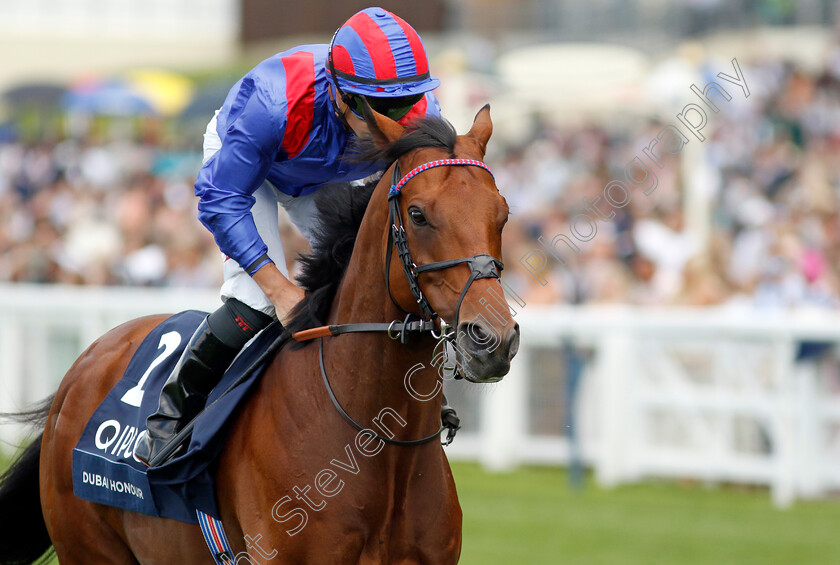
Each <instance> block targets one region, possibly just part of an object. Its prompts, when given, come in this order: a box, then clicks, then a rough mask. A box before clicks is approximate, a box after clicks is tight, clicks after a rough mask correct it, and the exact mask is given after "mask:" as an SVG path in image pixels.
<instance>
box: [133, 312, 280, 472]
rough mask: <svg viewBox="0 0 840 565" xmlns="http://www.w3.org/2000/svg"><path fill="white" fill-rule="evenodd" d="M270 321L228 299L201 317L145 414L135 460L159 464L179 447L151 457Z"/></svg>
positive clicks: (190, 416) (196, 409)
mask: <svg viewBox="0 0 840 565" xmlns="http://www.w3.org/2000/svg"><path fill="white" fill-rule="evenodd" d="M271 320H272V318H271V317H270V316H268V315H266V314H264V313H262V312H259V311H257V310H254V309H253V308H251V307H250V306H247V305H245V304H243V303H242V302H239V301H238V300H236V299H235V298H231V299H228V301H227V302H225V304H224V305H223V306H222V307H221V308H219V309H218V310H216V311H215V312H213V313H212V314H210V315H209V316H207V318H205V319H204V321H203V322H201V324H200V325H199V326H198V329H197V330H196V332H195V333H194V334H193V336H192V338H191V339H190V342H189V343H188V344H187V347H186V349H185V350H184V353H183V355H181V358H180V359H179V360H178V363H177V364H176V365H175V368H174V369H173V370H172V373H171V374H170V375H169V378H168V379H167V380H166V383H165V384H164V385H163V389H162V390H161V393H160V403H159V404H158V409H157V412H155V413H154V414H152V415H150V416H149V417H148V418H147V419H146V433H145V434H144V436H143V438H142V439H141V440H140V441H139V442H138V443H137V447H136V449H135V451H134V458H135V459H137V460H138V461H141V462H142V463H145V464H146V465H148V466H152V464H153V463H154V465H159V464H161V463H164V462H166V461H168V460H169V459H172V458H174V457H175V456H177V455H179V454H180V452H182V451H183V449H184V446H185V445H186V442H182V443H181V445H180V446H179V448H178V450H176V451H175V452H173V453H172V454H170V455H169V456H167V457H166V458H165V459H164V460H163V461H156V460H155V459H156V457H157V455H158V453H160V451H161V449H162V448H163V447H164V446H165V445H166V444H167V443H168V442H169V440H170V439H172V437H174V436H175V434H177V433H178V432H180V431H181V430H182V429H184V427H185V426H186V425H187V424H188V423H189V422H190V421H192V419H193V418H195V417H196V416H198V414H199V413H200V412H201V410H202V409H204V405H205V403H206V402H207V397H208V396H209V395H210V393H211V392H212V390H213V388H214V387H215V386H216V385H217V384H219V381H220V380H221V379H222V376H223V375H224V374H225V371H226V370H227V368H228V367H229V366H230V364H231V363H232V362H233V360H234V358H235V357H236V356H237V354H238V353H239V352H240V350H241V349H242V347H243V346H244V345H245V344H246V343H247V342H248V341H249V340H250V339H251V338H252V337H254V336H255V335H256V334H257V333H258V332H259V331H260V330H262V329H263V328H265V327H266V326H267V325H268V324H269V323H270V322H271Z"/></svg>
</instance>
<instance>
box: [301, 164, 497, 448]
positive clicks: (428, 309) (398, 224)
mask: <svg viewBox="0 0 840 565" xmlns="http://www.w3.org/2000/svg"><path fill="white" fill-rule="evenodd" d="M444 166H462V167H464V166H466V167H479V168H481V169H484V170H485V171H487V172H488V173H489V174H490V176H491V177H492V176H493V173H492V172H491V171H490V168H489V167H488V166H487V165H486V164H485V163H483V162H482V161H477V160H475V159H438V160H436V161H429V162H426V163H423V164H422V165H419V166H417V167H415V168H413V169H412V170H410V171H409V172H408V173H406V174H405V175H404V176H403V177H402V178H401V177H400V165H399V162H396V163H394V169H393V174H392V176H391V189H390V191H389V192H388V208H389V218H388V221H389V222H390V224H391V225H390V227H389V230H388V244H387V249H386V252H385V287H386V288H387V289H388V296H389V297H390V298H391V301H392V302H393V303H394V305H396V307H397V308H399V309H400V310H402V311H403V312H405V313H406V317H405V320H403V321H402V322H400V321H399V320H394V321H393V322H391V323H390V324H388V323H356V324H334V325H329V326H321V327H317V328H311V329H308V330H302V331H299V332H295V333H294V334H292V338H293V339H294V340H296V341H298V342H303V341H308V340H311V339H315V338H320V339H319V341H318V360H319V363H320V366H321V376H322V377H323V379H324V385H325V386H326V388H327V392H328V393H329V396H330V399H331V400H332V403H333V405H334V406H335V408H336V410H338V412H339V414H341V416H342V417H343V418H344V419H345V420H346V421H347V422H348V423H349V424H350V425H351V426H353V427H354V428H356V430H358V431H360V432H362V433H365V434H366V435H369V436H370V437H372V438H374V439H377V440H380V441H383V442H385V443H387V444H390V445H401V446H415V445H421V444H424V443H427V442H429V441H432V440H434V439H435V438H436V437H438V436H440V434H441V433H442V432H443V431H444V430H446V431H447V437H446V440H445V442H444V445H449V444H450V443H452V440H453V439H455V434H456V432H457V431H458V429H459V428H460V423H459V421H458V418H457V416H455V411H454V410H452V409H451V408H450V409H449V411H450V412H447V410H444V414H443V417H442V420H443V423H442V425H441V427H440V429H438V431H436V432H435V433H433V434H431V435H429V436H426V437H424V438H420V439H416V440H395V439H392V438H388V437H383V436H380V435H378V434H376V433H374V432H373V431H372V430H370V429H367V428H364V427H362V426H361V425H360V424H358V423H357V422H356V421H355V420H353V418H352V417H350V415H349V414H347V412H346V411H345V410H344V408H342V406H341V404H340V403H339V401H338V398H336V396H335V392H333V389H332V386H330V381H329V378H328V377H327V371H326V367H325V365H324V340H323V338H324V337H327V336H336V335H341V334H345V333H356V332H387V333H388V337H390V338H391V339H394V340H396V339H399V340H400V342H401V343H402V344H406V343H407V342H408V337H409V336H410V335H411V334H415V333H421V334H422V333H424V332H429V333H431V335H432V337H434V338H435V339H437V340H438V345H436V346H435V350H437V349H438V347H440V346H441V345H443V344H444V343H445V342H447V341H448V342H450V343H454V341H455V338H456V331H457V328H458V321H459V316H460V311H461V303H462V302H463V300H464V297H465V296H466V294H467V291H469V289H470V286H472V283H473V282H475V281H476V280H478V279H486V278H496V279H498V278H499V276H500V275H499V272H500V271H501V270H502V269H503V268H504V265H503V264H502V262H501V261H500V260H498V259H496V258H495V257H493V256H491V255H487V254H479V255H473V256H471V257H463V258H460V259H450V260H447V261H435V262H433V263H426V264H424V265H417V264H416V263H415V262H414V261H413V260H412V258H411V250H410V249H409V247H408V238H407V236H406V232H405V227H404V226H405V224H404V222H403V219H402V213H401V212H400V207H399V197H400V195H401V194H402V188H403V187H404V186H405V184H406V183H407V182H408V181H410V180H411V179H412V178H414V177H415V176H417V175H418V174H420V173H422V172H424V171H428V170H429V169H433V168H435V167H444ZM394 248H396V249H397V255H398V256H399V258H400V262H401V263H402V267H403V273H404V274H405V278H406V281H407V282H408V286H409V289H410V290H411V294H412V296H414V299H415V301H416V302H417V305H418V307H419V308H420V313H421V316H422V318H417V316H416V315H415V314H412V313H410V312H406V310H405V309H404V308H403V307H402V306H400V305H399V304H398V303H397V301H396V300H395V299H394V296H393V294H391V282H390V278H391V277H390V274H391V255H392V251H393V249H394ZM461 263H467V264H468V265H469V267H470V277H469V278H468V279H467V282H466V284H465V285H464V288H463V290H462V291H461V295H460V297H459V298H458V304H457V305H456V307H455V325H454V326H450V325H448V324H447V323H446V322H444V320H443V318H440V331H439V332H437V333H436V332H435V319H437V318H439V316H438V314H437V313H436V312H435V311H434V309H433V308H432V306H431V304H429V301H428V300H427V299H426V297H425V296H424V295H423V292H422V291H421V290H420V283H419V281H418V275H421V274H423V273H427V272H430V271H439V270H443V269H448V268H450V267H454V266H455V265H460V264H461ZM412 318H415V319H412ZM456 378H460V376H459V375H458V373H457V368H456Z"/></svg>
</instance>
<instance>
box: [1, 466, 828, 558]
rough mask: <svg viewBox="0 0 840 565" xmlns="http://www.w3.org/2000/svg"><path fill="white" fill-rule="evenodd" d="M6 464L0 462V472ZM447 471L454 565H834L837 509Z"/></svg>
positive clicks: (730, 491)
mask: <svg viewBox="0 0 840 565" xmlns="http://www.w3.org/2000/svg"><path fill="white" fill-rule="evenodd" d="M7 462H8V458H5V457H2V456H0V469H1V468H4V467H5V465H6V463H7ZM452 468H453V472H454V474H455V480H456V483H457V485H458V495H459V497H460V500H461V507H462V509H463V511H464V545H463V551H462V555H461V564H462V565H496V564H498V565H542V564H546V565H548V564H551V565H578V564H580V565H699V564H703V565H810V564H813V565H840V501H836V500H828V501H819V502H800V503H797V504H796V505H795V506H794V507H793V508H791V509H789V510H777V509H776V508H774V507H773V505H772V504H771V501H770V496H769V494H768V493H767V492H766V491H763V490H748V489H737V488H704V487H702V486H698V485H680V484H676V483H664V482H663V483H643V484H637V485H628V486H623V487H619V488H616V489H612V490H604V489H601V488H598V487H597V486H595V484H594V483H593V482H592V480H591V478H588V479H587V480H586V483H585V485H584V487H583V488H582V489H581V490H579V491H572V490H571V489H570V488H569V486H568V475H567V474H566V472H565V470H561V469H556V468H525V469H521V470H519V471H517V472H515V473H510V474H492V473H486V472H484V471H482V470H481V468H480V467H479V466H478V465H475V464H470V463H453V464H452ZM55 563H57V562H56V561H51V562H50V565H55Z"/></svg>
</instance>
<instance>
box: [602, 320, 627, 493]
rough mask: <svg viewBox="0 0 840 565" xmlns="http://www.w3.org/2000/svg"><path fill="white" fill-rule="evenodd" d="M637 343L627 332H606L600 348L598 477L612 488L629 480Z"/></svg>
mask: <svg viewBox="0 0 840 565" xmlns="http://www.w3.org/2000/svg"><path fill="white" fill-rule="evenodd" d="M633 346H634V340H633V339H632V337H631V336H630V334H629V333H628V332H627V331H626V330H624V331H622V330H607V331H606V334H605V335H604V337H603V338H602V339H601V341H600V343H599V344H598V351H597V360H596V363H597V366H596V378H597V382H598V384H597V388H598V395H599V396H600V398H601V402H600V403H599V407H598V410H599V411H600V413H599V414H598V420H599V428H600V435H601V439H600V441H599V442H598V444H599V448H598V455H597V459H596V461H597V463H596V468H595V476H596V478H597V480H598V482H599V483H600V484H601V485H603V486H606V487H612V486H615V485H617V484H619V483H620V482H622V481H623V480H625V479H626V476H627V471H628V470H627V461H626V458H627V453H628V452H629V451H630V450H632V449H633V446H630V445H627V441H628V440H629V439H630V437H631V436H630V434H628V433H627V431H628V430H627V427H628V421H627V420H628V418H629V417H630V415H631V413H632V412H633V410H632V409H631V406H629V402H628V401H629V395H628V392H629V377H630V374H631V372H632V370H633V363H634V359H633V358H634V355H633Z"/></svg>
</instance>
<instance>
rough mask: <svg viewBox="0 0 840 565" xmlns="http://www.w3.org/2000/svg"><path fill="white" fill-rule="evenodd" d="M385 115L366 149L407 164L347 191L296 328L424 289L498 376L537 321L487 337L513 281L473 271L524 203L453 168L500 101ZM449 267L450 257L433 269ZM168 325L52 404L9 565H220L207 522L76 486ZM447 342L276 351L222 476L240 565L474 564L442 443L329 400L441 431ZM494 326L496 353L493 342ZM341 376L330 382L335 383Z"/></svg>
mask: <svg viewBox="0 0 840 565" xmlns="http://www.w3.org/2000/svg"><path fill="white" fill-rule="evenodd" d="M366 114H367V116H368V121H369V122H370V123H371V130H372V141H371V142H370V144H369V147H368V151H367V153H365V155H364V158H366V159H369V160H373V161H377V162H384V163H392V165H391V168H390V169H389V170H388V172H386V173H385V174H384V175H383V176H382V178H381V179H379V181H378V182H375V183H371V185H370V187H368V188H366V189H362V188H355V187H354V189H353V190H350V191H347V190H345V191H344V192H343V193H342V194H343V196H342V195H341V194H339V195H337V196H336V198H335V199H334V200H333V201H332V203H331V204H328V205H326V206H325V208H322V214H323V213H324V212H325V211H326V213H327V214H328V215H329V214H333V215H334V216H335V217H333V218H330V217H328V216H325V217H324V221H323V226H322V227H323V230H322V231H323V233H322V234H321V238H320V240H319V241H318V242H316V245H315V246H314V250H313V252H312V254H311V255H309V256H308V257H307V258H304V273H303V275H302V277H301V278H300V279H299V282H300V283H301V285H302V286H303V287H304V289H305V290H306V291H307V295H306V298H304V299H303V300H302V301H301V303H300V304H299V305H298V307H297V308H296V311H295V312H296V313H295V316H294V319H293V320H292V322H291V323H290V324H289V327H288V328H287V329H288V330H289V331H295V332H297V331H300V330H305V329H310V328H312V327H313V326H322V325H323V324H325V323H328V324H343V323H348V322H353V323H357V322H359V323H371V322H372V323H380V324H381V323H382V322H387V321H389V320H402V319H403V318H404V317H405V314H406V313H414V314H416V315H418V316H417V317H418V318H419V317H420V316H421V315H422V314H423V313H422V312H421V311H420V307H419V306H418V299H417V298H416V296H417V293H420V294H421V296H422V297H424V300H425V304H426V306H427V307H429V308H432V309H433V310H434V312H435V313H436V314H438V315H439V319H442V320H449V321H450V322H451V321H453V320H455V321H456V322H457V323H456V324H455V327H454V328H452V329H454V331H455V332H456V333H457V335H455V336H454V337H452V335H453V334H452V333H451V331H450V334H449V335H450V337H451V338H452V339H451V345H453V346H454V347H455V349H456V350H457V353H456V356H457V357H458V360H459V363H460V364H461V366H462V368H463V373H464V376H465V377H466V378H467V379H468V380H470V381H473V382H494V381H497V380H499V379H501V378H502V377H503V376H504V375H505V374H506V373H507V372H508V369H509V366H510V361H511V359H512V357H513V356H514V355H515V354H516V350H517V348H518V342H519V329H518V325H517V324H516V323H515V322H514V320H513V319H512V317H511V313H510V311H509V310H508V309H506V308H505V309H501V308H497V309H496V314H495V317H496V319H497V320H502V321H503V322H504V324H499V323H498V322H497V324H496V325H495V326H496V327H488V323H487V320H488V318H487V317H486V316H485V314H486V311H485V308H486V300H487V297H488V296H489V295H490V294H488V293H494V292H495V293H496V294H499V293H500V292H501V290H500V289H501V287H500V286H499V281H498V278H497V277H498V274H496V276H476V267H475V264H474V263H476V262H482V261H483V263H484V267H482V268H484V269H485V270H486V268H487V266H488V264H492V265H495V266H498V267H501V263H500V262H498V260H496V259H494V258H500V257H501V251H502V250H501V235H502V228H503V226H504V225H505V222H506V220H507V217H508V206H507V203H506V202H505V199H504V198H503V197H502V196H501V195H500V194H499V191H498V189H497V188H496V186H495V183H494V181H493V178H492V176H491V174H489V170H483V168H482V166H457V165H460V164H462V163H458V162H454V161H453V162H450V161H448V160H449V159H453V158H457V159H463V160H469V161H471V162H475V161H480V160H482V159H483V157H484V153H485V149H486V146H487V142H488V140H489V138H490V135H491V133H492V122H491V120H490V112H489V106H485V107H484V108H482V110H481V111H479V113H478V114H477V115H476V118H475V120H474V122H473V125H472V127H471V129H470V131H469V133H467V134H466V135H462V136H458V135H457V134H456V133H455V130H454V129H453V128H452V126H451V125H449V124H448V122H445V121H443V120H440V119H432V118H430V119H426V120H423V121H421V122H418V123H416V124H415V125H414V126H412V127H410V128H408V129H404V128H403V127H402V126H400V125H398V124H397V123H396V122H393V121H391V120H389V119H388V118H386V117H384V116H380V115H379V114H376V115H374V114H372V113H371V111H370V109H369V108H366ZM435 160H444V161H447V162H446V163H444V164H445V165H456V166H439V167H432V168H428V170H426V169H422V174H415V175H413V176H412V177H410V178H411V180H410V181H406V182H403V183H401V187H400V188H401V191H400V194H401V196H400V197H399V198H397V199H393V198H390V199H389V194H390V195H391V196H392V197H393V192H394V191H393V189H392V188H391V186H392V184H393V181H392V182H389V173H391V176H397V177H398V175H394V173H393V171H394V170H397V169H395V168H396V167H399V168H400V169H401V170H403V171H412V172H414V169H415V168H416V167H418V166H420V165H424V164H426V165H428V164H429V163H430V162H433V161H435ZM466 165H469V163H467V164H466ZM481 165H483V163H482V164H481ZM406 176H407V177H408V175H406ZM403 180H405V179H403ZM392 201H395V202H396V204H395V208H391V209H390V210H389V205H390V204H389V203H390V202H392ZM395 210H396V214H397V216H399V218H400V223H401V224H402V225H401V227H400V229H401V230H403V231H402V233H403V234H404V235H405V236H406V237H405V241H407V242H408V246H405V248H406V249H408V247H410V254H408V255H407V256H408V262H406V260H405V255H406V253H403V252H402V251H404V250H402V251H401V250H400V249H397V250H396V252H395V254H394V257H395V259H394V260H393V261H392V260H391V249H390V248H391V247H392V245H394V242H393V240H392V238H393V236H394V234H396V233H398V232H399V231H400V230H397V229H393V227H392V224H393V223H394V222H393V217H392V216H393V214H394V212H395ZM402 218H405V219H406V221H404V222H403V221H402ZM398 254H399V255H400V257H399V258H397V255H398ZM488 256H489V257H490V258H491V260H487V259H486V258H487V257H488ZM465 257H468V258H470V259H469V260H462V259H460V258H465ZM477 258H478V259H477ZM480 258H484V260H481V261H480ZM453 259H459V260H457V261H453ZM430 264H437V266H436V267H430V268H429V269H426V270H423V266H424V265H426V266H428V265H430ZM386 265H387V267H385V266H386ZM479 270H481V269H479ZM492 270H493V269H492V267H491V268H490V271H492ZM407 273H408V275H411V274H413V275H414V283H415V285H414V286H416V288H412V284H411V280H410V279H411V277H410V276H408V275H407ZM486 274H487V273H486V272H485V275H486ZM418 281H419V284H418ZM491 287H495V288H491ZM389 295H390V296H389ZM419 302H423V301H422V300H421V301H419ZM482 304H485V306H482ZM165 318H166V316H163V315H161V316H152V317H146V318H141V319H137V320H134V321H131V322H128V323H126V324H123V325H122V326H119V327H117V328H115V329H113V330H111V331H110V332H108V333H107V334H105V335H104V336H102V337H101V338H100V339H99V340H97V341H96V342H95V343H93V344H92V345H91V346H90V347H89V348H88V349H87V350H86V351H85V352H84V353H83V354H82V355H81V357H80V358H79V359H78V360H77V361H76V362H75V364H74V365H73V366H72V367H71V368H70V370H69V372H68V373H67V375H66V376H65V378H64V379H63V381H62V382H61V384H60V386H59V388H58V391H57V393H56V394H55V397H54V400H53V401H52V403H51V406H50V407H49V412H48V413H47V411H46V410H43V411H37V410H36V411H35V412H34V413H33V414H32V415H33V416H34V417H36V418H37V417H42V418H44V421H45V425H44V430H43V435H42V438H41V441H40V442H37V441H36V442H35V443H33V444H31V445H30V446H29V447H28V448H27V449H26V450H25V451H24V452H23V455H22V456H21V457H20V458H19V459H18V461H17V462H16V463H15V465H14V466H13V467H12V468H11V469H10V470H9V471H7V473H6V475H4V478H3V483H2V486H0V509H2V511H0V516H2V517H0V563H1V564H11V563H30V562H32V561H33V560H35V559H36V558H37V557H38V556H40V555H41V554H42V553H43V552H44V551H46V550H47V549H48V548H49V547H50V545H52V546H53V547H54V549H55V553H56V555H57V557H58V559H59V561H60V563H61V564H62V565H81V564H91V563H97V564H98V563H114V564H126V565H128V564H142V565H153V564H178V565H190V564H206V563H208V562H209V561H210V557H209V556H208V550H207V546H206V545H205V542H204V539H203V537H202V534H201V531H200V529H199V527H198V526H197V525H192V524H187V523H182V522H179V521H175V520H171V519H164V518H156V517H152V516H147V515H144V514H139V513H135V512H131V511H126V510H121V509H118V508H113V507H108V506H104V505H99V504H95V503H92V502H88V501H85V500H82V499H80V498H77V497H76V496H74V494H73V482H72V477H71V475H72V473H71V465H72V456H71V454H72V450H73V448H74V446H75V445H76V443H77V442H78V440H79V438H80V435H81V433H82V430H83V429H84V426H85V423H86V422H87V421H88V419H89V417H90V416H91V414H92V413H93V412H94V410H95V409H96V408H97V406H98V405H99V404H100V402H102V400H103V398H104V397H105V396H106V395H107V393H108V392H109V391H110V390H111V388H112V387H113V386H114V385H115V383H116V382H117V380H118V379H119V378H120V377H121V375H122V374H123V372H124V370H125V368H126V366H127V364H128V361H129V359H131V357H132V354H133V353H134V352H135V351H136V349H137V347H138V346H139V344H140V343H141V342H142V340H143V338H144V337H145V336H146V335H147V333H149V332H150V331H151V330H152V329H153V328H154V327H155V326H157V325H158V324H159V323H160V322H161V321H162V320H164V319H165ZM464 320H467V321H464ZM395 323H396V322H395ZM441 324H442V322H441ZM442 332H443V327H442V326H441V327H437V326H435V330H434V331H427V332H425V333H419V335H416V336H412V337H411V339H410V340H402V341H406V343H405V344H403V343H400V342H398V341H395V340H393V339H390V338H393V337H396V336H395V335H391V332H382V331H380V332H361V333H347V334H343V335H336V336H330V337H322V338H320V342H319V343H318V345H317V347H316V346H315V345H314V342H313V341H309V342H306V341H304V342H302V343H301V344H297V345H295V346H293V347H288V346H286V347H283V348H282V349H281V350H280V351H279V352H278V353H277V354H276V355H275V356H274V358H273V360H272V361H271V362H270V363H269V365H268V366H267V368H266V371H265V373H264V375H263V376H262V377H261V380H260V382H259V383H258V384H257V386H256V392H254V393H253V394H251V395H250V396H249V397H248V398H247V399H246V401H245V402H244V403H243V406H242V408H241V409H240V411H239V413H238V414H237V415H236V416H235V420H234V422H233V423H232V424H231V430H230V432H229V435H228V436H227V439H226V443H225V448H224V451H223V452H222V454H221V456H220V458H219V460H218V462H217V467H216V470H215V479H216V484H215V489H216V496H217V500H218V504H219V509H220V513H221V518H222V522H223V524H224V527H225V530H226V532H227V535H228V538H229V540H230V543H231V547H232V550H233V552H234V553H235V563H238V564H241V563H261V564H272V563H278V564H279V563H296V564H298V563H299V564H318V565H325V564H343V563H354V564H355V563H358V564H373V563H377V564H378V563H390V564H435V565H439V564H449V563H456V562H457V561H458V559H459V556H460V551H461V516H462V515H461V508H460V506H459V503H458V497H457V493H456V490H455V484H454V481H453V477H452V473H451V470H450V467H449V463H448V461H447V459H446V456H445V454H444V450H443V447H442V446H441V443H440V441H428V442H423V443H421V442H415V443H418V445H413V446H404V445H386V444H385V443H384V442H383V441H382V439H383V435H381V434H382V433H384V432H379V433H377V434H376V435H375V436H374V435H372V434H368V435H365V434H364V433H357V431H356V430H355V429H353V427H351V426H350V425H348V423H347V421H345V419H344V417H343V415H342V414H341V413H340V412H339V411H338V410H336V406H334V405H333V403H332V402H331V399H330V396H329V395H334V398H335V399H337V400H338V401H339V402H340V404H341V407H343V410H344V411H346V415H347V417H348V418H352V420H353V421H355V422H362V423H364V424H366V426H365V427H368V428H373V425H372V424H371V423H374V424H377V425H378V426H379V428H378V429H379V430H386V431H392V433H391V434H389V435H390V437H393V438H394V440H395V441H399V440H406V441H410V440H416V439H417V438H423V437H430V434H431V436H432V437H435V439H437V437H436V434H435V430H438V428H439V425H440V410H441V398H442V395H441V394H440V392H439V391H440V384H441V383H440V380H441V376H440V371H439V370H438V369H439V367H436V366H435V365H434V364H433V363H432V356H433V353H434V350H435V348H436V346H439V345H440V343H441V340H440V333H442ZM304 333H305V332H304ZM322 334H323V332H322ZM491 334H496V335H497V337H498V338H499V339H498V340H497V341H498V343H497V345H498V346H497V347H494V348H489V347H486V345H487V343H488V338H489V336H490V335H491ZM322 373H323V374H322ZM327 375H329V382H330V383H331V385H332V390H331V391H329V390H328V389H327V387H325V386H324V382H323V381H322V378H321V377H322V376H323V377H324V379H326V378H327ZM409 381H410V382H409ZM409 384H410V388H411V391H413V393H411V394H409V391H408V389H407V385H409ZM418 395H420V396H418ZM384 437H385V439H387V437H388V436H384ZM39 504H40V508H38V505H39Z"/></svg>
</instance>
